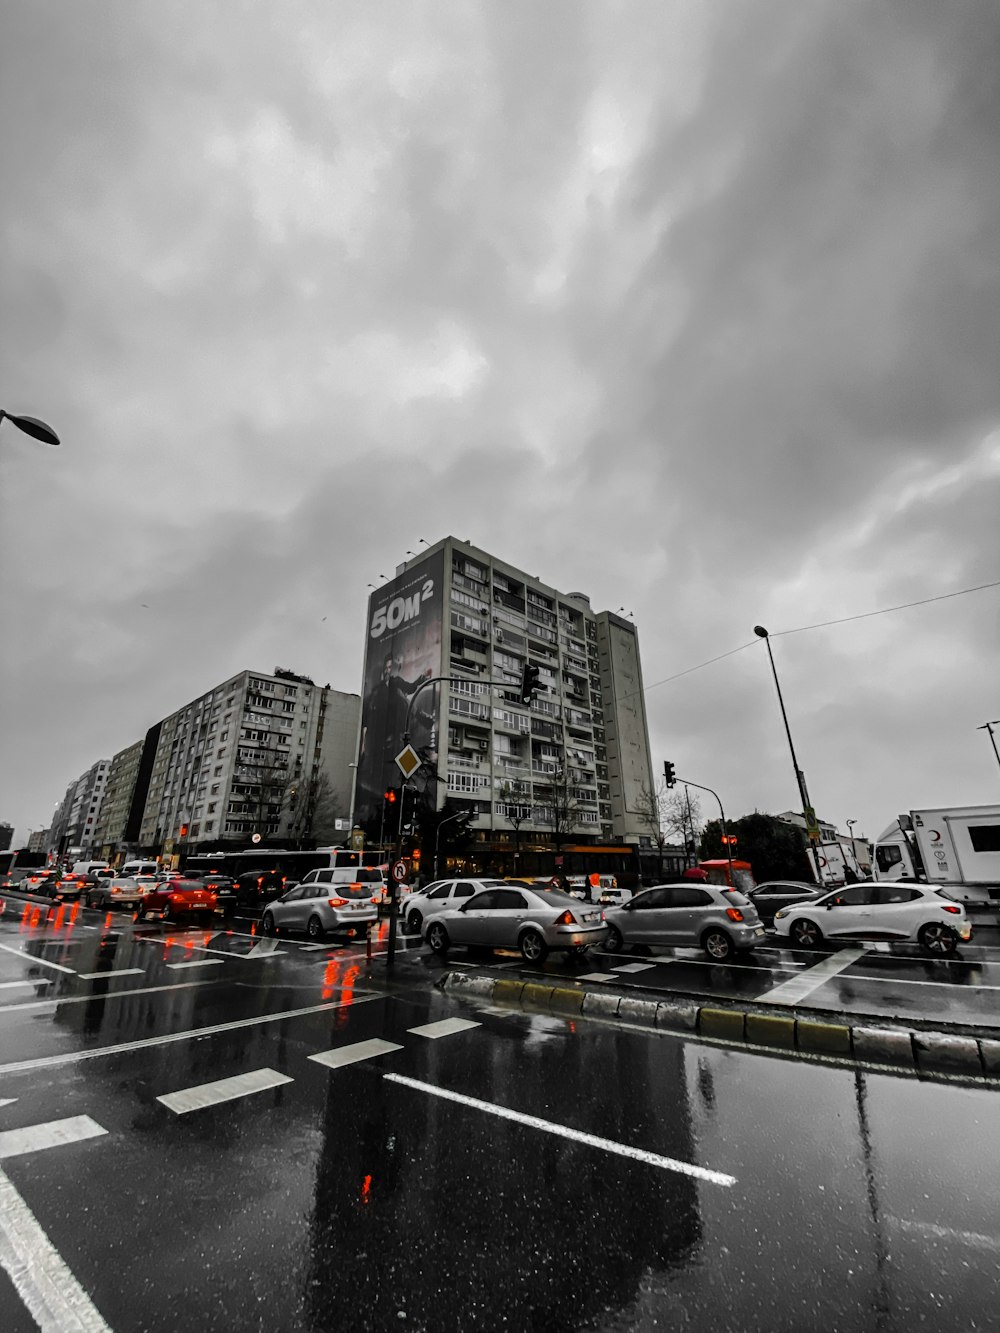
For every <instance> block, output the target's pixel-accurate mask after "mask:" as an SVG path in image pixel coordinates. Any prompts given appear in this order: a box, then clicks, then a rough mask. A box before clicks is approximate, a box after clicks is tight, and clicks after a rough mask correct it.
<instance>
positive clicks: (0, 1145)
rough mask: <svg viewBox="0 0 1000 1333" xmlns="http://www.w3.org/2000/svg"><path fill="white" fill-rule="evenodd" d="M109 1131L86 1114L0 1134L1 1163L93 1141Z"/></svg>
mask: <svg viewBox="0 0 1000 1333" xmlns="http://www.w3.org/2000/svg"><path fill="white" fill-rule="evenodd" d="M107 1132H108V1131H107V1130H106V1129H105V1128H104V1127H103V1126H102V1125H99V1124H98V1123H97V1122H96V1121H95V1120H91V1118H90V1116H89V1115H74V1116H70V1117H69V1118H68V1119H67V1120H47V1121H46V1122H45V1123H44V1124H41V1125H26V1126H25V1127H24V1128H23V1129H5V1130H3V1131H0V1160H2V1159H3V1158H5V1157H19V1156H20V1155H21V1154H22V1153H26V1152H38V1151H39V1150H40V1149H41V1148H61V1147H62V1146H63V1145H64V1144H66V1143H81V1142H82V1141H83V1140H84V1139H95V1138H98V1137H99V1136H100V1135H101V1134H106V1133H107Z"/></svg>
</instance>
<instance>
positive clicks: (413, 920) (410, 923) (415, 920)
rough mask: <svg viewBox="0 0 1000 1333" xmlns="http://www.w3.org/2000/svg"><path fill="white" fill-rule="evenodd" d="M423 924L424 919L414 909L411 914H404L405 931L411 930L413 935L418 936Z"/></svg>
mask: <svg viewBox="0 0 1000 1333" xmlns="http://www.w3.org/2000/svg"><path fill="white" fill-rule="evenodd" d="M423 924H424V918H423V917H422V916H421V915H420V913H419V912H418V911H417V909H416V908H415V907H414V909H413V911H412V912H407V914H406V929H407V930H412V931H413V933H414V934H415V935H419V934H420V927H421V926H422V925H423Z"/></svg>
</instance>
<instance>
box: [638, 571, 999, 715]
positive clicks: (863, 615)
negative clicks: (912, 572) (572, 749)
mask: <svg viewBox="0 0 1000 1333" xmlns="http://www.w3.org/2000/svg"><path fill="white" fill-rule="evenodd" d="M986 588H1000V579H995V580H994V581H993V582H992V583H977V584H976V586H975V587H974V588H959V589H958V590H957V591H956V592H943V593H939V594H938V596H937V597H921V598H920V599H919V601H916V602H901V603H900V604H899V605H898V606H883V607H881V608H880V609H879V610H878V611H861V612H859V613H858V614H857V615H854V616H841V617H840V618H839V619H837V620H820V621H817V623H816V624H815V625H797V626H796V627H795V629H776V630H773V631H772V632H771V638H772V639H777V638H779V637H780V636H781V635H784V634H804V633H805V632H806V630H810V629H826V628H827V627H828V626H830V625H846V624H848V623H849V622H850V621H852V620H868V619H870V618H871V617H872V616H887V615H890V614H891V613H892V612H893V611H907V610H909V608H910V607H911V606H927V605H928V604H929V603H930V602H945V601H947V600H948V598H949V597H964V596H965V595H966V593H970V592H982V591H983V590H984V589H986ZM759 642H760V640H759V639H750V640H749V642H747V643H741V644H740V646H739V647H738V648H730V649H729V651H728V652H727V653H719V655H718V657H710V658H709V659H708V661H707V662H699V663H698V665H697V666H690V667H686V668H685V669H684V670H683V671H678V672H675V674H674V675H672V676H664V678H663V680H654V681H653V683H652V685H645V686H643V693H644V694H646V693H648V692H649V691H650V690H655V689H656V688H657V687H658V686H660V685H669V684H670V682H671V681H672V680H680V678H681V676H690V675H691V673H692V671H701V670H702V669H703V668H704V667H707V666H712V664H713V663H714V662H721V661H722V660H723V658H725V657H734V656H735V655H736V653H742V652H743V651H744V649H746V648H752V647H753V646H754V644H755V643H759ZM633 693H638V691H637V690H636V691H633ZM622 697H623V698H628V697H629V696H627V695H623V696H622Z"/></svg>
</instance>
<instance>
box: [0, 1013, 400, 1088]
mask: <svg viewBox="0 0 1000 1333" xmlns="http://www.w3.org/2000/svg"><path fill="white" fill-rule="evenodd" d="M87 998H88V999H90V998H91V997H90V996H88V997H87ZM105 998H108V999H110V998H111V997H110V996H107V997H105ZM381 999H382V996H381V995H358V994H355V995H354V997H353V999H351V1000H331V1001H330V1002H329V1003H328V1004H311V1005H309V1006H308V1007H306V1008H305V1009H282V1010H279V1012H278V1013H276V1014H261V1015H260V1017H258V1018H239V1019H237V1020H236V1021H235V1022H232V1023H213V1024H212V1025H211V1026H209V1027H203V1028H188V1029H187V1030H186V1031H184V1032H167V1033H165V1034H164V1035H163V1036H162V1037H143V1038H141V1039H140V1040H139V1041H122V1042H118V1043H117V1044H116V1045H114V1046H96V1047H89V1048H87V1049H85V1050H79V1051H64V1052H63V1053H62V1054H61V1055H41V1056H37V1057H36V1058H35V1059H33V1060H14V1061H12V1062H11V1063H10V1064H7V1065H0V1074H23V1073H24V1072H25V1071H27V1070H29V1069H50V1068H52V1067H53V1066H55V1065H73V1064H79V1063H80V1061H82V1060H96V1059H97V1058H98V1057H99V1056H103V1055H121V1054H123V1053H124V1052H126V1051H141V1050H143V1049H144V1048H145V1047H147V1046H166V1045H168V1044H169V1043H171V1042H175V1041H192V1040H198V1039H199V1038H201V1037H212V1036H214V1035H215V1034H216V1033H218V1032H238V1031H239V1029H240V1028H248V1027H257V1026H259V1025H260V1024H262V1023H279V1022H281V1020H282V1019H285V1018H302V1017H304V1016H305V1015H306V1014H322V1013H326V1012H327V1011H328V1010H330V1009H348V1008H350V1006H351V1005H352V1004H370V1003H371V1002H372V1001H373V1000H381Z"/></svg>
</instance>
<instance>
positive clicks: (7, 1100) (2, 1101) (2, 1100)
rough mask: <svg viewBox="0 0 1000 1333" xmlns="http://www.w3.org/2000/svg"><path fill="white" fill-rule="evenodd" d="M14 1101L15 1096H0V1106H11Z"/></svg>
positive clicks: (15, 1099)
mask: <svg viewBox="0 0 1000 1333" xmlns="http://www.w3.org/2000/svg"><path fill="white" fill-rule="evenodd" d="M16 1101H17V1098H16V1097H0V1106H13V1105H14V1103H15V1102H16Z"/></svg>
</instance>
